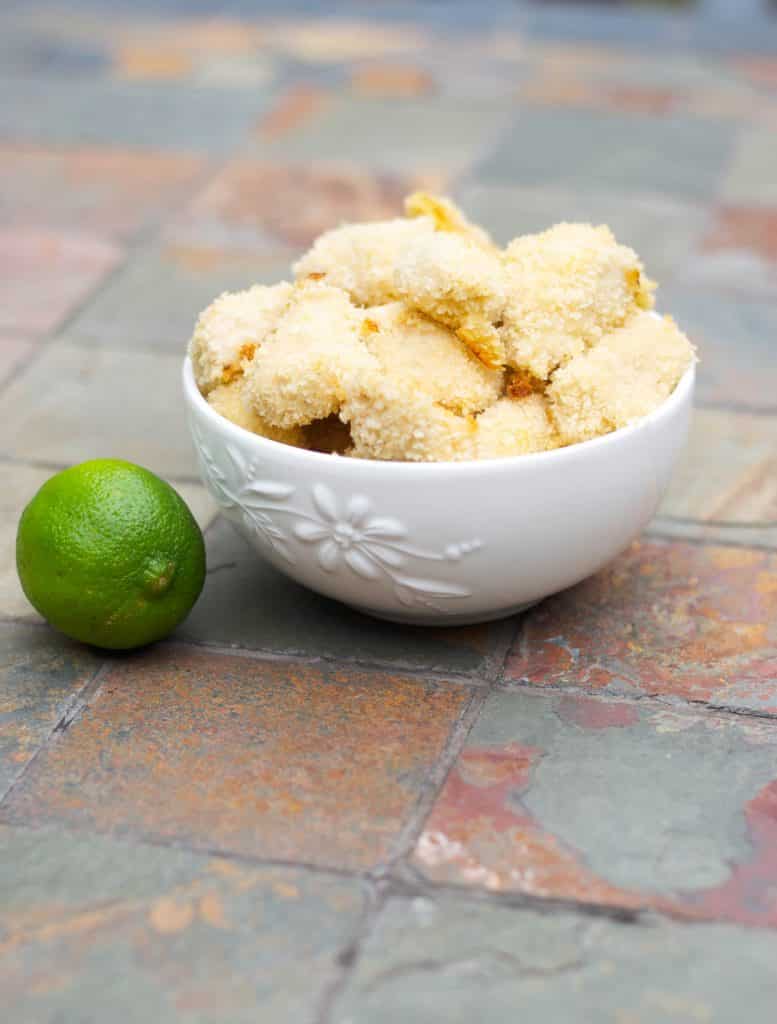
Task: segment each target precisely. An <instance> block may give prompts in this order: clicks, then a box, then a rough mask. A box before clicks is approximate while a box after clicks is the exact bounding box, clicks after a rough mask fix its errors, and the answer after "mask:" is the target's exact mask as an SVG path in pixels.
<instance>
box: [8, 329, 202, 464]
mask: <svg viewBox="0 0 777 1024" xmlns="http://www.w3.org/2000/svg"><path fill="white" fill-rule="evenodd" d="M182 349H183V346H182ZM182 359H183V351H181V354H180V355H176V356H172V355H160V354H159V353H155V352H143V351H133V350H115V349H90V348H79V347H77V346H74V345H69V344H64V343H55V344H54V345H51V346H49V347H48V348H47V350H46V351H45V352H44V353H43V354H42V355H41V357H40V358H39V359H37V360H35V362H34V363H32V365H31V366H29V367H28V368H27V369H25V370H24V371H23V372H22V373H21V374H20V375H19V376H18V377H16V378H15V379H14V380H13V381H12V382H11V383H10V384H9V385H8V387H7V388H6V390H5V391H4V392H3V404H4V408H5V412H6V415H7V417H8V420H7V426H6V428H5V429H4V431H3V434H2V437H0V453H2V454H5V455H11V456H14V457H15V458H17V459H23V460H24V459H27V460H32V461H39V462H45V463H53V464H54V465H61V466H64V465H69V464H70V463H74V462H81V461H83V460H84V459H94V458H103V457H104V458H117V459H118V458H120V459H128V460H129V461H130V462H137V463H139V464H140V465H143V466H146V467H147V468H148V469H151V470H153V471H154V472H155V473H159V474H160V475H162V476H170V477H173V478H174V479H175V478H177V477H182V476H183V477H186V476H193V475H194V474H195V472H196V469H195V463H194V454H193V451H192V445H191V440H190V438H189V434H188V431H187V428H186V423H185V421H184V414H183V406H182V400H181V365H182Z"/></svg>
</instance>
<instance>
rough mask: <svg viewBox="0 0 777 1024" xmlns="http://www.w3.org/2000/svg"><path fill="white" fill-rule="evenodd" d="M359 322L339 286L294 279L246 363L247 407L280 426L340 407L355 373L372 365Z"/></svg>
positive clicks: (316, 417) (322, 416)
mask: <svg viewBox="0 0 777 1024" xmlns="http://www.w3.org/2000/svg"><path fill="white" fill-rule="evenodd" d="M361 327H362V315H361V313H360V312H359V310H358V309H357V308H356V307H355V306H354V305H352V303H351V301H350V299H349V298H348V296H347V295H346V293H345V292H344V291H342V290H341V289H340V288H333V287H331V286H330V285H328V284H324V283H323V282H321V281H307V282H304V283H303V284H300V285H297V286H296V287H295V288H294V291H293V293H292V295H291V298H290V299H289V302H288V305H287V307H286V311H285V312H284V315H283V317H282V318H281V320H280V322H279V324H278V326H277V327H276V329H275V331H274V332H273V334H272V335H270V337H268V338H267V339H266V340H265V342H264V343H263V344H262V345H261V346H260V348H258V349H257V351H256V354H255V356H254V358H253V360H252V361H251V362H250V363H249V364H248V365H247V366H246V370H245V385H246V394H247V400H248V401H249V402H250V404H251V407H252V408H253V409H254V410H255V412H256V413H257V414H258V415H259V416H260V417H261V418H262V419H263V420H266V421H267V422H268V423H270V424H272V426H274V427H281V428H283V429H288V428H289V427H298V426H302V425H304V424H306V423H312V422H313V420H319V419H325V418H326V417H327V416H331V415H332V414H333V413H337V412H339V410H340V404H341V402H342V401H343V399H344V397H345V395H346V394H347V392H348V391H349V388H350V386H351V381H352V379H353V378H354V376H355V375H356V376H360V375H361V374H363V372H364V371H366V370H368V369H370V368H372V367H373V366H374V365H375V360H374V359H373V357H372V356H371V355H370V353H369V352H368V351H367V348H366V346H365V345H364V343H363V342H362V340H361V338H360V330H361Z"/></svg>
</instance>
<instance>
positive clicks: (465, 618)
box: [348, 598, 541, 626]
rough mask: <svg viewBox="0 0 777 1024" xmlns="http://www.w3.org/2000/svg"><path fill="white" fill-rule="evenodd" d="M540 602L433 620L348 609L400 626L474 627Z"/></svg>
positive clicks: (361, 608) (363, 609)
mask: <svg viewBox="0 0 777 1024" xmlns="http://www.w3.org/2000/svg"><path fill="white" fill-rule="evenodd" d="M540 600H541V598H540V599H539V600H537V601H524V603H523V604H514V605H512V606H511V607H509V608H498V609H497V610H496V611H493V612H484V613H483V614H482V615H478V614H476V613H475V614H472V615H470V614H468V613H467V612H461V613H460V614H458V615H435V616H434V618H422V617H421V616H420V615H413V614H412V612H408V613H407V614H406V615H405V614H403V613H402V612H396V613H395V612H378V611H375V610H374V609H373V608H363V607H360V606H359V605H357V604H351V605H349V606H348V607H349V608H353V609H354V611H357V612H361V613H362V614H363V615H370V616H372V618H373V619H382V620H383V621H384V622H397V623H399V624H400V625H402V626H475V625H477V624H478V623H480V622H493V621H494V620H496V619H506V618H507V617H508V616H510V615H517V614H518V613H519V612H525V611H526V609H527V608H531V607H533V606H534V605H535V604H539V602H540Z"/></svg>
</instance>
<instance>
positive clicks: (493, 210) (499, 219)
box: [456, 178, 709, 312]
mask: <svg viewBox="0 0 777 1024" xmlns="http://www.w3.org/2000/svg"><path fill="white" fill-rule="evenodd" d="M456 198H457V200H458V201H459V202H460V203H461V205H462V206H463V208H464V209H465V210H466V211H467V213H468V215H469V216H471V217H472V218H473V219H474V220H475V221H477V222H478V223H479V224H483V225H484V226H485V227H486V228H487V229H488V230H489V231H490V232H491V233H492V234H493V236H494V238H495V239H496V240H497V241H499V242H500V243H503V244H506V243H507V242H509V241H510V240H511V239H512V238H514V237H515V236H516V235H521V234H527V233H530V232H536V231H544V230H545V229H546V228H547V227H548V226H549V225H550V224H556V223H558V222H559V221H563V220H568V221H588V222H590V223H592V224H609V225H610V227H611V228H612V230H613V232H614V234H615V236H616V238H617V239H618V240H619V241H620V242H623V243H624V244H625V245H630V246H631V247H632V248H633V249H635V250H636V251H637V252H638V253H639V255H640V257H641V259H642V261H643V263H644V264H645V266H646V268H647V271H648V273H649V274H650V276H651V277H654V278H657V279H658V281H659V282H660V283H661V284H664V283H666V282H669V281H671V280H672V278H674V277H676V276H677V275H679V274H681V273H682V272H683V271H685V270H686V269H687V267H688V265H689V263H690V262H691V261H692V260H693V259H694V258H695V256H696V253H697V252H698V249H699V247H700V245H701V242H702V239H703V237H704V235H705V233H706V232H707V231H708V230H709V228H708V225H709V214H708V212H707V210H706V208H705V207H704V206H702V205H701V204H698V203H693V202H686V201H683V200H679V199H676V198H672V197H669V196H649V195H633V194H632V195H629V194H628V193H626V192H625V191H621V190H616V189H609V190H602V189H593V190H591V189H585V188H582V187H579V188H574V187H572V188H570V187H565V186H553V187H549V186H546V185H533V186H520V185H514V184H484V183H482V182H481V181H479V180H478V179H477V178H475V180H473V181H471V182H469V183H466V184H463V185H461V186H459V187H458V188H457V189H456ZM656 302H657V304H658V306H659V307H660V308H661V309H662V310H663V309H666V311H667V312H671V309H670V308H669V307H667V306H666V303H665V300H664V293H663V289H662V288H659V291H658V294H657V297H656Z"/></svg>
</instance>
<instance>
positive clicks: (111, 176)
mask: <svg viewBox="0 0 777 1024" xmlns="http://www.w3.org/2000/svg"><path fill="white" fill-rule="evenodd" d="M205 166H206V165H205V163H204V161H202V160H201V159H199V158H196V157H192V156H187V155H185V154H184V155H178V154H172V153H141V152H138V151H135V150H130V149H114V148H112V147H96V146H86V147H81V148H78V149H62V148H47V147H38V146H15V145H3V146H0V222H2V223H3V224H5V225H6V226H9V225H15V226H18V227H20V228H28V229H29V228H31V227H33V226H38V227H40V228H41V229H56V230H58V231H78V232H89V233H93V234H96V235H99V236H101V237H103V238H104V237H106V236H108V237H111V238H125V237H127V236H129V235H132V234H134V233H135V232H137V231H138V230H139V229H140V228H141V227H143V226H144V225H145V224H147V223H149V222H150V221H153V220H155V219H157V218H159V217H163V216H165V215H166V214H167V211H168V209H169V208H170V206H172V205H175V204H177V203H180V197H181V194H182V192H185V190H186V189H187V188H190V187H192V186H193V185H194V184H195V182H196V181H197V180H198V178H199V177H200V176H201V175H202V174H203V173H204V171H205Z"/></svg>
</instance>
